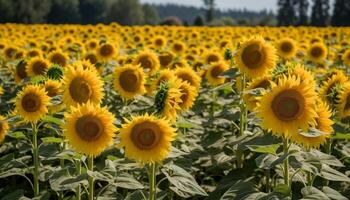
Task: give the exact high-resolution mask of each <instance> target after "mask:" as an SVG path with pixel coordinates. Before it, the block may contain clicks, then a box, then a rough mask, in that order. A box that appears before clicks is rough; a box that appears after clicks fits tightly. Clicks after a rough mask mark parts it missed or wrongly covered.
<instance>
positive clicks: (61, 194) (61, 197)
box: [58, 141, 66, 200]
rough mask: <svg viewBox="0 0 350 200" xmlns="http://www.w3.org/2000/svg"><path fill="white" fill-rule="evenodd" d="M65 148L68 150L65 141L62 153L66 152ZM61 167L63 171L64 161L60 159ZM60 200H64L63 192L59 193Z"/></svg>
mask: <svg viewBox="0 0 350 200" xmlns="http://www.w3.org/2000/svg"><path fill="white" fill-rule="evenodd" d="M65 148H66V143H65V142H64V141H63V143H62V151H64V150H65ZM60 166H61V169H63V168H64V159H60ZM58 198H59V199H60V200H63V198H64V195H63V191H60V192H59V197H58Z"/></svg>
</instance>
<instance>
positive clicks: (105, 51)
mask: <svg viewBox="0 0 350 200" xmlns="http://www.w3.org/2000/svg"><path fill="white" fill-rule="evenodd" d="M97 52H98V55H99V57H100V58H101V59H102V60H109V59H111V58H113V57H114V56H115V55H116V54H117V53H118V52H117V48H116V47H114V46H113V45H111V44H108V43H105V44H102V45H101V46H100V47H99V48H98V50H97Z"/></svg>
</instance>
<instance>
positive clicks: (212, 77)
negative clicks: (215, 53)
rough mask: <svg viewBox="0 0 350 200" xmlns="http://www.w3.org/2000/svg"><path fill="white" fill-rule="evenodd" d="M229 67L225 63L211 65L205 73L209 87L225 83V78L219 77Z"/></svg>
mask: <svg viewBox="0 0 350 200" xmlns="http://www.w3.org/2000/svg"><path fill="white" fill-rule="evenodd" d="M228 69H229V66H228V65H227V64H226V63H225V62H223V61H222V62H218V63H211V64H210V67H209V68H208V69H207V71H206V73H205V78H206V79H207V81H208V82H209V83H210V84H211V85H214V86H215V85H221V84H223V83H225V80H226V78H224V77H220V75H221V74H222V73H224V72H225V71H227V70H228Z"/></svg>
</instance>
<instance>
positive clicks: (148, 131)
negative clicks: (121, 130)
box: [130, 121, 161, 150]
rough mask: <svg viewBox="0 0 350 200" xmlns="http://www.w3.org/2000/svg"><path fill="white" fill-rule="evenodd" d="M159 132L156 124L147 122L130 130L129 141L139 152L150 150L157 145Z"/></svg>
mask: <svg viewBox="0 0 350 200" xmlns="http://www.w3.org/2000/svg"><path fill="white" fill-rule="evenodd" d="M160 134H161V130H160V128H159V127H158V126H157V124H155V123H153V122H149V121H145V122H142V123H140V124H137V125H135V126H134V127H133V128H132V130H131V135H130V137H131V140H132V142H133V143H134V145H135V146H137V147H138V148H139V149H141V150H150V149H152V148H154V147H155V146H157V145H158V143H159V142H160V137H161V135H160Z"/></svg>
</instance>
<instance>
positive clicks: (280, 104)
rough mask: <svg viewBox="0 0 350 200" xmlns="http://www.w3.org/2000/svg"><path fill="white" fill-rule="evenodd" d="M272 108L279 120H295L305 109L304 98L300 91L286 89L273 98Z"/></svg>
mask: <svg viewBox="0 0 350 200" xmlns="http://www.w3.org/2000/svg"><path fill="white" fill-rule="evenodd" d="M271 108H272V111H273V112H274V114H275V115H276V116H277V118H278V119H279V120H281V121H286V122H287V121H291V120H295V119H297V118H298V117H299V116H300V115H301V113H302V111H303V108H304V99H303V97H302V96H301V94H300V93H299V92H297V91H294V90H286V91H283V92H281V93H279V94H278V95H277V96H276V97H275V98H274V99H273V101H272V105H271Z"/></svg>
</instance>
